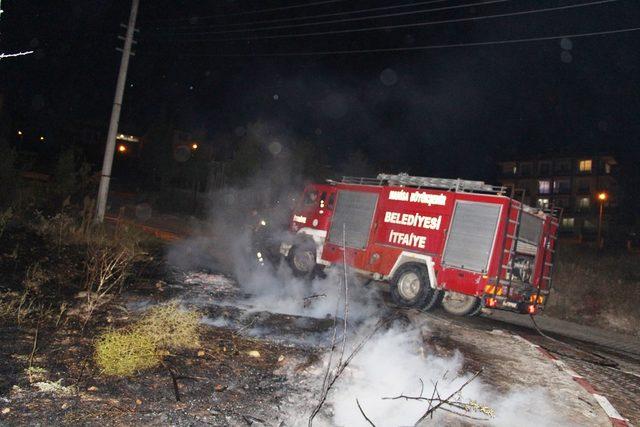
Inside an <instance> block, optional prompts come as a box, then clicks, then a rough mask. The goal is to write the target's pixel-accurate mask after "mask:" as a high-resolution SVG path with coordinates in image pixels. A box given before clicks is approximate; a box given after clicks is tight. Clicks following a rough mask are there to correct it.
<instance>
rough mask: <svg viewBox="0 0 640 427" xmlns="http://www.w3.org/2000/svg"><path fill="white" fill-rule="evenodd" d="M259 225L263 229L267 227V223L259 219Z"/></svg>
mask: <svg viewBox="0 0 640 427" xmlns="http://www.w3.org/2000/svg"><path fill="white" fill-rule="evenodd" d="M260 225H261V226H263V227H264V226H266V225H267V221H265V220H264V219H261V220H260Z"/></svg>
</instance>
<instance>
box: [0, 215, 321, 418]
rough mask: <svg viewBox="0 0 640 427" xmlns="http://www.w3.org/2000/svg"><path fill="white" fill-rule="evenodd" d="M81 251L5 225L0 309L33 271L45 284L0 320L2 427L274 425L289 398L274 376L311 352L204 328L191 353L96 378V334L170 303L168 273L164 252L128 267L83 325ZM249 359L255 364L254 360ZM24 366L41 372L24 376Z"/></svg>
mask: <svg viewBox="0 0 640 427" xmlns="http://www.w3.org/2000/svg"><path fill="white" fill-rule="evenodd" d="M86 249H87V248H86V247H85V246H83V245H65V244H63V245H58V244H57V243H56V242H52V241H51V240H50V239H48V238H46V237H45V236H42V235H40V234H38V232H36V231H35V230H33V229H31V228H29V227H28V226H25V225H13V226H12V227H11V229H10V230H5V233H4V235H3V236H2V238H1V239H0V274H2V282H1V284H0V286H1V288H0V292H1V293H2V295H4V297H5V299H4V300H0V303H1V304H5V303H6V302H7V298H9V297H10V296H12V297H13V298H20V296H21V295H23V293H24V291H25V284H24V282H25V279H27V275H28V271H29V269H30V268H32V266H33V265H34V264H36V263H37V264H38V266H39V267H40V268H41V269H42V271H44V272H45V276H46V280H44V283H42V285H41V286H40V287H39V289H37V290H35V291H31V293H30V295H33V299H34V301H36V302H35V303H34V304H33V305H32V306H31V309H30V311H29V314H26V315H24V316H23V317H22V318H21V319H20V321H18V318H17V313H15V312H9V313H4V315H3V316H1V317H0V342H1V343H2V345H0V424H3V423H7V424H9V425H37V424H39V425H105V424H106V425H134V424H136V425H137V424H146V425H150V424H153V425H156V424H172V425H251V424H254V423H256V422H258V423H260V422H263V423H272V422H273V421H274V420H272V419H269V417H270V416H273V413H275V412H277V411H276V410H275V409H274V408H278V407H279V403H280V402H281V400H282V399H283V397H284V396H285V395H286V394H288V393H290V390H289V388H288V386H287V384H286V383H287V378H286V376H285V375H284V374H282V373H281V372H280V371H284V369H281V368H283V363H286V364H289V365H288V366H291V363H293V366H294V368H295V366H298V365H299V367H300V369H303V368H304V367H305V366H308V365H309V364H311V363H313V362H314V361H315V360H316V358H317V355H316V353H315V351H314V350H312V349H309V348H302V347H296V346H292V345H287V344H280V343H276V342H273V341H269V340H266V339H260V338H252V337H246V336H242V335H241V334H238V333H237V331H235V332H234V331H233V330H231V329H225V328H217V327H213V326H206V327H203V330H202V334H201V340H200V342H201V346H200V347H199V348H198V349H193V350H188V351H183V352H179V353H172V354H170V355H168V356H166V357H165V358H164V362H163V365H162V366H160V367H158V368H157V369H154V370H150V371H146V372H141V373H139V374H137V375H136V376H134V377H130V378H117V377H107V376H104V375H101V373H100V371H99V369H98V368H97V367H96V366H95V364H94V362H93V360H92V357H93V344H94V340H95V338H96V336H98V335H99V333H101V332H102V331H104V330H106V329H108V328H113V327H121V326H124V325H127V324H129V323H130V322H132V321H133V320H135V319H136V314H135V313H132V312H130V311H128V310H127V308H126V304H127V302H128V301H129V300H130V299H131V298H134V299H135V298H136V297H139V296H143V297H144V298H146V299H147V300H151V301H156V302H162V301H165V300H168V299H169V298H170V297H171V292H169V290H168V287H167V286H166V282H164V281H163V279H164V280H168V279H167V278H168V277H170V273H169V270H168V268H167V267H166V266H165V265H164V262H163V260H162V248H161V247H156V248H154V249H153V250H152V251H150V253H149V255H148V256H147V257H146V259H145V260H143V261H141V262H138V263H137V264H136V265H134V271H133V274H132V275H131V278H130V280H129V281H128V283H127V284H126V287H125V288H126V292H125V293H123V294H122V295H115V296H114V297H113V298H112V299H111V300H110V301H109V302H108V303H107V304H105V305H103V306H101V307H100V308H99V309H98V310H97V311H96V312H94V314H93V316H92V317H91V319H90V321H89V322H87V323H86V325H84V327H83V323H84V322H83V319H82V317H81V315H80V313H82V304H83V299H82V298H78V293H79V292H81V291H82V287H83V283H84V282H83V281H84V278H85V271H84V268H85V267H84V260H85V256H86ZM63 304H66V309H65V310H64V312H62V315H61V314H60V307H61V306H62V305H63ZM34 307H35V308H34ZM36 336H37V339H36ZM34 343H35V351H34ZM250 351H257V352H259V354H260V356H259V357H252V356H251V355H250V354H249V352H250ZM32 352H33V354H32ZM29 366H32V367H37V368H43V369H44V370H45V371H44V372H40V373H35V374H32V375H29V374H28V373H27V369H28V368H29ZM279 370H280V371H279ZM59 380H61V381H60V385H61V386H63V387H70V389H68V390H67V392H65V391H64V390H62V391H57V392H44V391H39V390H38V388H37V386H35V383H37V382H39V381H48V382H56V381H59Z"/></svg>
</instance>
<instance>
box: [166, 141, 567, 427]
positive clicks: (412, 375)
mask: <svg viewBox="0 0 640 427" xmlns="http://www.w3.org/2000/svg"><path fill="white" fill-rule="evenodd" d="M265 143H267V144H272V143H273V140H270V141H266V142H265ZM277 151H278V153H279V152H280V150H277ZM282 172H283V171H282V170H280V171H277V174H278V175H281V174H282ZM285 173H286V171H285ZM265 175H268V173H266V172H265V170H262V171H261V173H260V175H259V176H258V177H256V178H255V179H253V180H251V181H250V182H249V183H248V184H247V185H246V186H245V187H242V188H235V189H229V188H227V189H223V190H222V191H220V192H219V193H218V194H216V195H213V196H212V209H211V212H212V215H211V220H210V226H207V227H204V228H203V230H202V233H201V235H200V236H198V237H197V238H194V239H192V240H190V241H187V242H184V243H181V244H179V245H176V246H175V247H174V248H173V249H172V250H171V251H170V254H169V258H170V260H172V261H174V263H176V264H177V265H179V266H180V267H181V268H187V269H193V268H196V269H198V268H199V269H202V268H204V269H208V270H209V271H212V270H213V271H218V272H219V271H227V272H230V273H232V274H233V277H234V278H235V279H236V280H237V281H238V284H239V286H240V288H241V291H242V293H243V294H244V295H245V296H244V297H240V298H238V297H236V300H235V301H225V304H235V305H236V306H237V307H239V308H241V309H242V310H243V311H244V312H245V313H251V312H271V313H281V314H288V315H298V316H306V317H314V318H319V319H322V318H326V317H333V316H335V313H336V307H338V308H339V310H338V316H339V317H340V316H342V317H343V316H344V304H345V299H344V283H343V279H342V276H343V270H342V267H341V266H337V267H334V268H330V269H328V270H327V271H326V277H321V278H320V277H318V278H316V279H314V280H312V281H306V280H302V279H299V278H297V277H294V275H293V274H292V272H291V270H290V268H289V266H288V265H287V263H286V262H285V261H284V260H283V261H281V262H279V263H276V265H273V266H269V265H267V266H258V265H257V263H256V257H255V253H253V252H252V251H251V250H250V247H251V235H250V232H251V225H252V223H255V221H257V220H259V219H260V218H261V217H264V218H266V222H268V223H269V224H278V223H281V224H282V223H283V224H286V218H288V217H289V214H290V204H289V202H290V201H291V197H294V196H291V195H292V194H296V193H298V194H299V193H301V192H302V186H301V185H300V186H299V187H296V188H272V187H271V186H270V185H269V184H266V183H267V182H269V181H268V180H265V179H264V177H265ZM278 181H279V182H286V180H284V179H280V180H278ZM289 181H296V182H298V183H301V182H302V181H303V180H302V179H295V180H289ZM265 194H269V197H267V198H265V199H262V198H263V197H264V195H265ZM265 200H266V201H265ZM273 200H278V201H279V203H278V204H279V206H281V209H268V210H266V211H265V210H264V209H263V208H264V207H265V205H266V204H268V203H269V201H273ZM283 236H284V234H283V235H282V236H280V237H283ZM363 283H364V281H363V280H361V279H358V278H356V277H355V276H353V275H349V276H348V284H349V291H350V292H349V298H348V300H347V301H348V304H349V324H348V330H347V338H348V343H349V345H348V347H352V346H353V345H354V343H356V342H357V341H358V340H359V339H361V337H362V336H363V332H362V331H366V330H367V327H370V325H371V324H374V323H376V322H377V321H378V320H379V319H380V318H382V317H385V316H386V315H387V314H388V313H389V311H390V310H392V309H390V308H389V307H388V306H387V305H386V304H385V302H384V298H383V293H382V292H380V290H379V287H378V286H376V285H373V286H364V284H363ZM205 323H207V324H210V325H212V326H218V327H231V326H233V325H234V322H233V321H230V320H229V319H226V318H208V319H205ZM336 324H337V325H338V326H337V328H338V329H337V335H338V342H340V340H341V337H342V334H343V332H344V331H342V329H341V328H342V327H341V326H340V325H341V322H336ZM264 331H265V329H263V328H262V327H261V325H259V324H257V325H254V327H252V328H250V329H247V330H246V331H245V332H246V333H248V334H250V335H261V334H263V333H265V332H264ZM326 332H327V331H326V330H324V331H321V332H318V333H317V335H318V339H317V341H316V344H318V345H324V346H326V348H327V350H329V348H328V347H329V346H328V344H329V342H327V338H328V336H327V334H326ZM505 351H508V350H505ZM335 360H336V359H334V363H335ZM324 363H326V358H325V361H324ZM497 363H499V361H497ZM523 368H526V367H523ZM323 369H324V368H322V369H318V370H317V372H316V373H318V375H316V376H315V377H314V379H313V380H312V384H311V387H310V388H311V389H313V390H311V395H309V396H307V397H308V398H309V400H307V401H305V402H301V403H300V404H302V405H304V406H303V407H297V408H295V409H292V411H291V414H290V416H291V419H292V420H295V422H294V425H297V424H298V423H305V424H306V417H307V416H308V414H310V413H311V411H312V409H313V405H314V404H315V403H316V402H315V400H314V398H317V396H318V395H319V394H320V392H321V387H322V378H323V375H322V374H321V373H320V372H319V371H323ZM471 375H473V373H472V372H469V371H467V370H465V368H464V357H463V355H462V354H461V353H460V352H457V351H456V352H455V353H454V355H453V356H451V357H440V356H437V355H435V354H434V353H433V352H431V351H430V350H429V349H428V348H426V347H425V346H424V342H423V339H422V337H421V334H420V330H419V329H418V327H417V326H415V325H413V326H407V325H404V326H402V325H399V324H394V325H392V326H391V327H390V328H388V329H386V330H383V331H380V332H379V333H378V334H377V335H376V336H374V337H373V338H372V339H371V340H370V341H369V342H368V343H367V344H366V346H365V347H364V349H363V350H362V351H361V352H360V353H359V354H358V355H357V356H356V357H355V358H354V359H353V361H352V362H351V364H350V365H349V367H348V368H347V369H346V370H345V371H344V372H343V374H342V376H341V377H340V378H339V379H338V380H337V381H336V384H335V387H334V389H332V390H331V391H330V392H329V395H328V400H327V402H326V405H325V407H324V408H323V410H322V411H321V413H320V414H319V416H318V418H317V424H318V425H321V424H322V423H326V424H328V425H339V426H359V425H363V426H366V425H368V423H367V421H366V420H365V419H364V417H363V416H362V414H361V413H360V411H359V409H358V407H357V405H356V399H358V401H359V402H360V404H361V405H362V408H363V410H364V411H365V413H366V414H367V416H368V417H369V418H370V419H371V420H372V421H373V422H374V423H375V424H376V425H378V426H399V425H413V424H414V423H415V422H416V421H417V420H418V419H419V418H420V417H421V416H422V414H424V412H425V411H426V410H427V406H428V405H427V403H426V402H424V401H416V400H405V399H397V400H388V399H383V398H385V397H394V396H399V395H402V394H404V395H409V396H419V395H420V392H421V390H423V396H424V397H431V394H432V393H433V390H434V387H435V385H436V384H437V390H438V392H439V393H440V395H441V396H442V397H445V396H448V395H449V394H451V393H452V392H453V391H455V390H457V389H458V388H459V387H460V386H461V385H462V384H463V383H464V382H465V381H467V380H468V379H469V378H470V377H471ZM291 381H292V382H295V381H297V378H296V377H295V374H291ZM420 381H422V383H421V382H420ZM314 390H315V392H314ZM454 398H455V399H459V400H460V402H467V403H468V402H477V403H478V404H480V405H484V406H488V407H491V408H492V409H494V410H495V413H496V417H495V418H492V419H490V420H489V421H487V422H486V423H487V424H490V425H498V426H511V425H520V426H527V425H539V424H540V422H539V420H540V419H541V418H540V417H541V416H542V417H544V418H542V419H544V424H545V425H562V424H566V423H564V420H559V419H557V418H554V416H553V414H552V408H551V407H550V405H549V404H548V403H547V401H548V398H547V396H546V395H545V392H544V391H543V390H541V389H539V388H531V389H526V390H521V389H517V390H513V391H512V392H510V393H508V394H501V393H499V392H498V391H496V390H495V389H494V388H493V387H491V386H489V385H487V384H486V383H484V382H483V380H482V378H481V377H479V378H476V379H475V380H474V381H472V382H471V383H469V384H468V385H467V386H466V387H465V388H464V389H463V390H462V392H461V393H460V394H459V395H456V396H455V397H454ZM468 415H470V416H473V417H479V418H487V416H486V415H485V414H482V413H477V412H471V413H469V414H468ZM434 417H435V418H434V420H433V421H432V422H433V423H435V424H447V425H457V424H459V423H461V422H463V421H464V422H469V423H471V424H478V423H485V422H483V421H478V420H469V419H465V418H460V417H457V416H454V415H452V414H450V413H447V412H444V411H442V410H439V411H436V413H435V415H434Z"/></svg>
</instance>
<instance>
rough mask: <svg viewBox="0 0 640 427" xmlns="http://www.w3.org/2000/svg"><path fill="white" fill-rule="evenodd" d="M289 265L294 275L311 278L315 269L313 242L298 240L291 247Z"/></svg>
mask: <svg viewBox="0 0 640 427" xmlns="http://www.w3.org/2000/svg"><path fill="white" fill-rule="evenodd" d="M289 265H290V266H291V269H292V270H293V274H294V275H296V276H298V277H309V278H311V277H312V276H313V274H314V272H315V270H316V248H315V245H314V244H313V242H306V241H305V242H300V243H299V244H296V245H294V246H293V247H291V250H290V251H289Z"/></svg>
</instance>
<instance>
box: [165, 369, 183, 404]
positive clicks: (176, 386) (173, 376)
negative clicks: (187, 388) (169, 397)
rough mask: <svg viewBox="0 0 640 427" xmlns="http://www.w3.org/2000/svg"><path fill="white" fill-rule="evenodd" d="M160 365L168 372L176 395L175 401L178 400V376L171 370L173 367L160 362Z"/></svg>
mask: <svg viewBox="0 0 640 427" xmlns="http://www.w3.org/2000/svg"><path fill="white" fill-rule="evenodd" d="M162 366H164V367H165V368H166V370H167V371H168V372H169V375H171V382H172V383H173V393H174V395H175V396H176V402H180V390H179V388H178V377H176V374H175V373H174V372H173V369H171V367H169V365H167V364H166V363H162Z"/></svg>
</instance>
